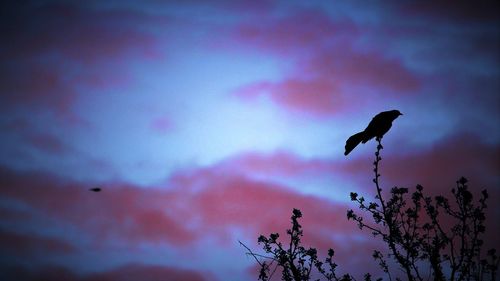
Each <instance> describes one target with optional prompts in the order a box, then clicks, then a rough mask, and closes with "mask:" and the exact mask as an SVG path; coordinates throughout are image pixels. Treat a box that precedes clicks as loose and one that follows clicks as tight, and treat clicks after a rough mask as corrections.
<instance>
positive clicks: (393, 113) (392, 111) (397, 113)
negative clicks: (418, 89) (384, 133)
mask: <svg viewBox="0 0 500 281" xmlns="http://www.w3.org/2000/svg"><path fill="white" fill-rule="evenodd" d="M389 112H390V114H391V116H392V117H393V120H394V119H396V118H398V117H399V116H400V115H403V113H401V112H399V110H391V111H389Z"/></svg>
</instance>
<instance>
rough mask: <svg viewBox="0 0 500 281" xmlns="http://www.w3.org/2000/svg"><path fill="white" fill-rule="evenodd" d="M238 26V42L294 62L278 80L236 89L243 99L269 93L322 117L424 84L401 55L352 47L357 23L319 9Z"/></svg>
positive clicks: (358, 36) (282, 102)
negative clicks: (284, 76)
mask: <svg viewBox="0 0 500 281" xmlns="http://www.w3.org/2000/svg"><path fill="white" fill-rule="evenodd" d="M237 30H238V32H237V33H236V34H235V35H234V38H233V39H234V40H235V41H236V42H237V44H241V45H243V47H244V48H247V49H248V48H255V49H258V50H260V51H262V52H267V53H271V54H274V55H278V56H286V59H287V60H291V61H292V62H293V64H292V65H293V70H292V71H291V73H289V74H287V77H286V78H284V79H283V80H281V81H277V82H275V81H265V80H264V81H256V82H253V83H250V84H247V85H243V86H242V87H240V88H238V89H237V90H236V91H235V92H234V95H236V96H238V97H240V98H242V99H244V100H249V99H252V98H255V97H259V96H268V97H270V98H271V100H272V101H274V102H275V103H276V104H278V105H280V106H282V107H283V108H285V109H286V110H290V111H292V112H301V113H306V114H310V115H313V116H320V117H321V116H322V117H324V116H331V115H335V114H338V113H341V112H343V113H345V112H347V111H349V110H348V108H351V107H352V104H357V105H358V106H366V105H367V104H369V102H372V101H373V100H379V99H380V97H381V96H382V97H388V98H394V97H400V96H401V95H414V94H415V92H416V91H417V90H419V88H420V85H421V83H422V82H421V77H420V76H419V75H417V74H416V73H414V72H413V71H411V70H410V69H409V68H408V67H407V66H406V65H405V63H404V62H403V61H402V60H401V59H398V58H395V57H393V56H391V55H390V54H388V53H386V52H384V50H383V49H378V48H377V46H376V45H374V46H368V47H364V48H361V49H360V48H359V47H356V46H357V44H356V42H357V41H358V40H360V39H361V38H362V36H363V34H362V33H361V32H360V31H358V28H357V27H356V25H355V24H353V23H352V22H347V21H344V22H339V21H337V22H335V21H333V20H332V19H330V18H329V17H328V16H326V14H324V13H321V12H302V13H298V14H295V15H293V16H290V17H287V18H284V19H267V20H263V23H262V24H256V25H242V26H241V27H240V28H239V29H237ZM291 30H293V32H290V31H291ZM367 89H369V90H367Z"/></svg>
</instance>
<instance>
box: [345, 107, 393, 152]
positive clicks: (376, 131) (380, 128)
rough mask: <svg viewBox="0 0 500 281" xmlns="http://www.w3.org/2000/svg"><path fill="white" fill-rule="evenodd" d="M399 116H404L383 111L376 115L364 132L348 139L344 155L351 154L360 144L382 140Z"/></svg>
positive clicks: (391, 111)
mask: <svg viewBox="0 0 500 281" xmlns="http://www.w3.org/2000/svg"><path fill="white" fill-rule="evenodd" d="M399 115H403V114H402V113H401V112H399V110H389V111H383V112H380V113H379V114H377V115H375V117H373V119H372V121H370V124H368V127H366V129H365V130H364V131H362V132H359V133H357V134H354V135H352V136H351V137H350V138H348V139H347V141H346V142H345V152H344V155H347V154H349V152H351V151H352V150H353V149H354V148H355V147H356V146H357V145H358V144H359V143H360V142H362V143H366V142H367V141H369V140H371V139H373V138H374V137H375V138H377V139H381V138H382V137H383V136H384V134H385V133H387V132H388V131H389V129H390V128H391V126H392V121H394V120H395V119H396V118H398V116H399Z"/></svg>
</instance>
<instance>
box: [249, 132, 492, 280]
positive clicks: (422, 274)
mask: <svg viewBox="0 0 500 281" xmlns="http://www.w3.org/2000/svg"><path fill="white" fill-rule="evenodd" d="M377 143H378V144H377V150H376V152H375V161H374V163H373V165H374V170H373V171H374V173H375V177H374V179H373V183H374V184H375V188H376V194H375V197H374V198H375V200H374V201H373V202H371V201H367V200H365V198H364V197H362V196H359V195H358V194H357V193H354V192H353V193H351V194H350V196H351V201H353V202H356V203H357V205H358V208H359V210H361V211H362V212H363V213H368V214H369V217H371V219H370V220H369V221H368V222H367V221H366V220H365V218H364V217H363V216H361V215H360V214H357V213H356V212H354V211H353V210H348V211H347V219H348V220H353V221H355V222H356V223H357V225H358V226H359V228H360V229H367V230H369V231H370V232H371V233H372V234H373V236H374V237H377V238H380V239H382V241H383V242H384V244H385V245H386V247H387V253H385V255H384V254H383V253H382V252H380V251H374V252H373V258H374V259H375V260H376V261H377V262H378V265H379V266H380V268H381V270H382V271H383V273H384V274H385V278H378V279H376V280H382V279H387V280H401V278H403V279H404V280H409V281H417V280H418V281H421V280H450V281H455V280H496V274H497V271H498V265H499V261H500V258H499V257H498V255H497V253H496V250H495V249H490V250H488V251H487V252H486V253H484V252H482V251H483V249H482V248H483V244H484V241H483V240H482V238H481V236H482V235H483V234H484V232H485V225H484V223H485V220H486V216H485V210H486V208H487V205H486V200H487V199H488V193H487V192H486V190H483V191H482V193H481V196H480V198H479V199H478V200H477V201H475V200H474V196H473V194H472V193H471V192H470V191H469V189H468V181H467V179H465V178H461V179H459V180H458V181H457V182H456V187H455V188H453V189H452V190H451V193H452V196H451V200H450V199H448V198H446V197H444V196H435V197H434V198H432V197H430V196H427V195H425V194H424V188H423V187H422V186H420V185H417V186H416V188H415V191H413V192H412V193H411V194H410V192H409V190H408V188H402V187H394V188H392V190H391V191H390V196H389V198H388V199H384V197H383V196H382V188H381V187H380V186H379V178H380V174H379V163H380V161H381V160H382V158H381V156H380V151H381V150H382V148H383V147H382V145H381V138H377ZM301 216H302V213H301V212H300V210H298V209H294V210H293V212H292V217H291V220H292V228H291V229H288V230H287V235H288V236H289V241H288V242H287V243H286V244H283V243H282V242H280V241H279V238H280V237H279V235H278V233H273V234H271V235H269V237H266V236H263V235H261V236H260V237H259V239H258V243H259V244H261V245H262V247H263V250H264V252H265V255H260V254H256V253H254V252H252V251H251V250H250V249H249V248H248V247H247V246H245V245H244V244H242V245H243V246H244V247H245V248H246V249H247V250H248V254H250V255H252V256H253V257H254V258H255V259H256V261H257V262H258V263H259V265H260V274H259V280H263V281H266V280H270V279H271V278H272V276H273V275H274V273H275V272H276V271H277V270H279V272H281V280H285V281H292V280H294V281H299V280H312V276H313V275H312V272H313V271H317V274H319V275H322V276H323V277H324V279H325V280H329V281H330V280H336V281H338V280H342V281H347V280H355V278H354V277H353V276H352V275H351V274H345V275H342V276H338V275H337V274H336V269H337V264H336V263H335V262H334V261H333V257H334V251H333V250H332V249H329V250H328V255H327V257H326V259H325V260H324V261H321V260H320V259H319V258H318V254H317V250H316V249H315V248H305V247H304V246H302V245H301V237H302V235H303V233H302V226H301V225H300V224H299V221H298V219H299V218H300V217H301ZM240 243H241V242H240ZM389 259H392V260H393V263H392V268H390V266H389V264H391V263H389ZM318 280H319V279H318ZM363 280H365V281H370V280H374V279H372V276H371V275H370V274H369V273H367V274H365V275H364V278H363Z"/></svg>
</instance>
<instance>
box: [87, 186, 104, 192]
mask: <svg viewBox="0 0 500 281" xmlns="http://www.w3.org/2000/svg"><path fill="white" fill-rule="evenodd" d="M89 190H90V191H93V192H99V191H101V188H100V187H94V188H91V189H89Z"/></svg>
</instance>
